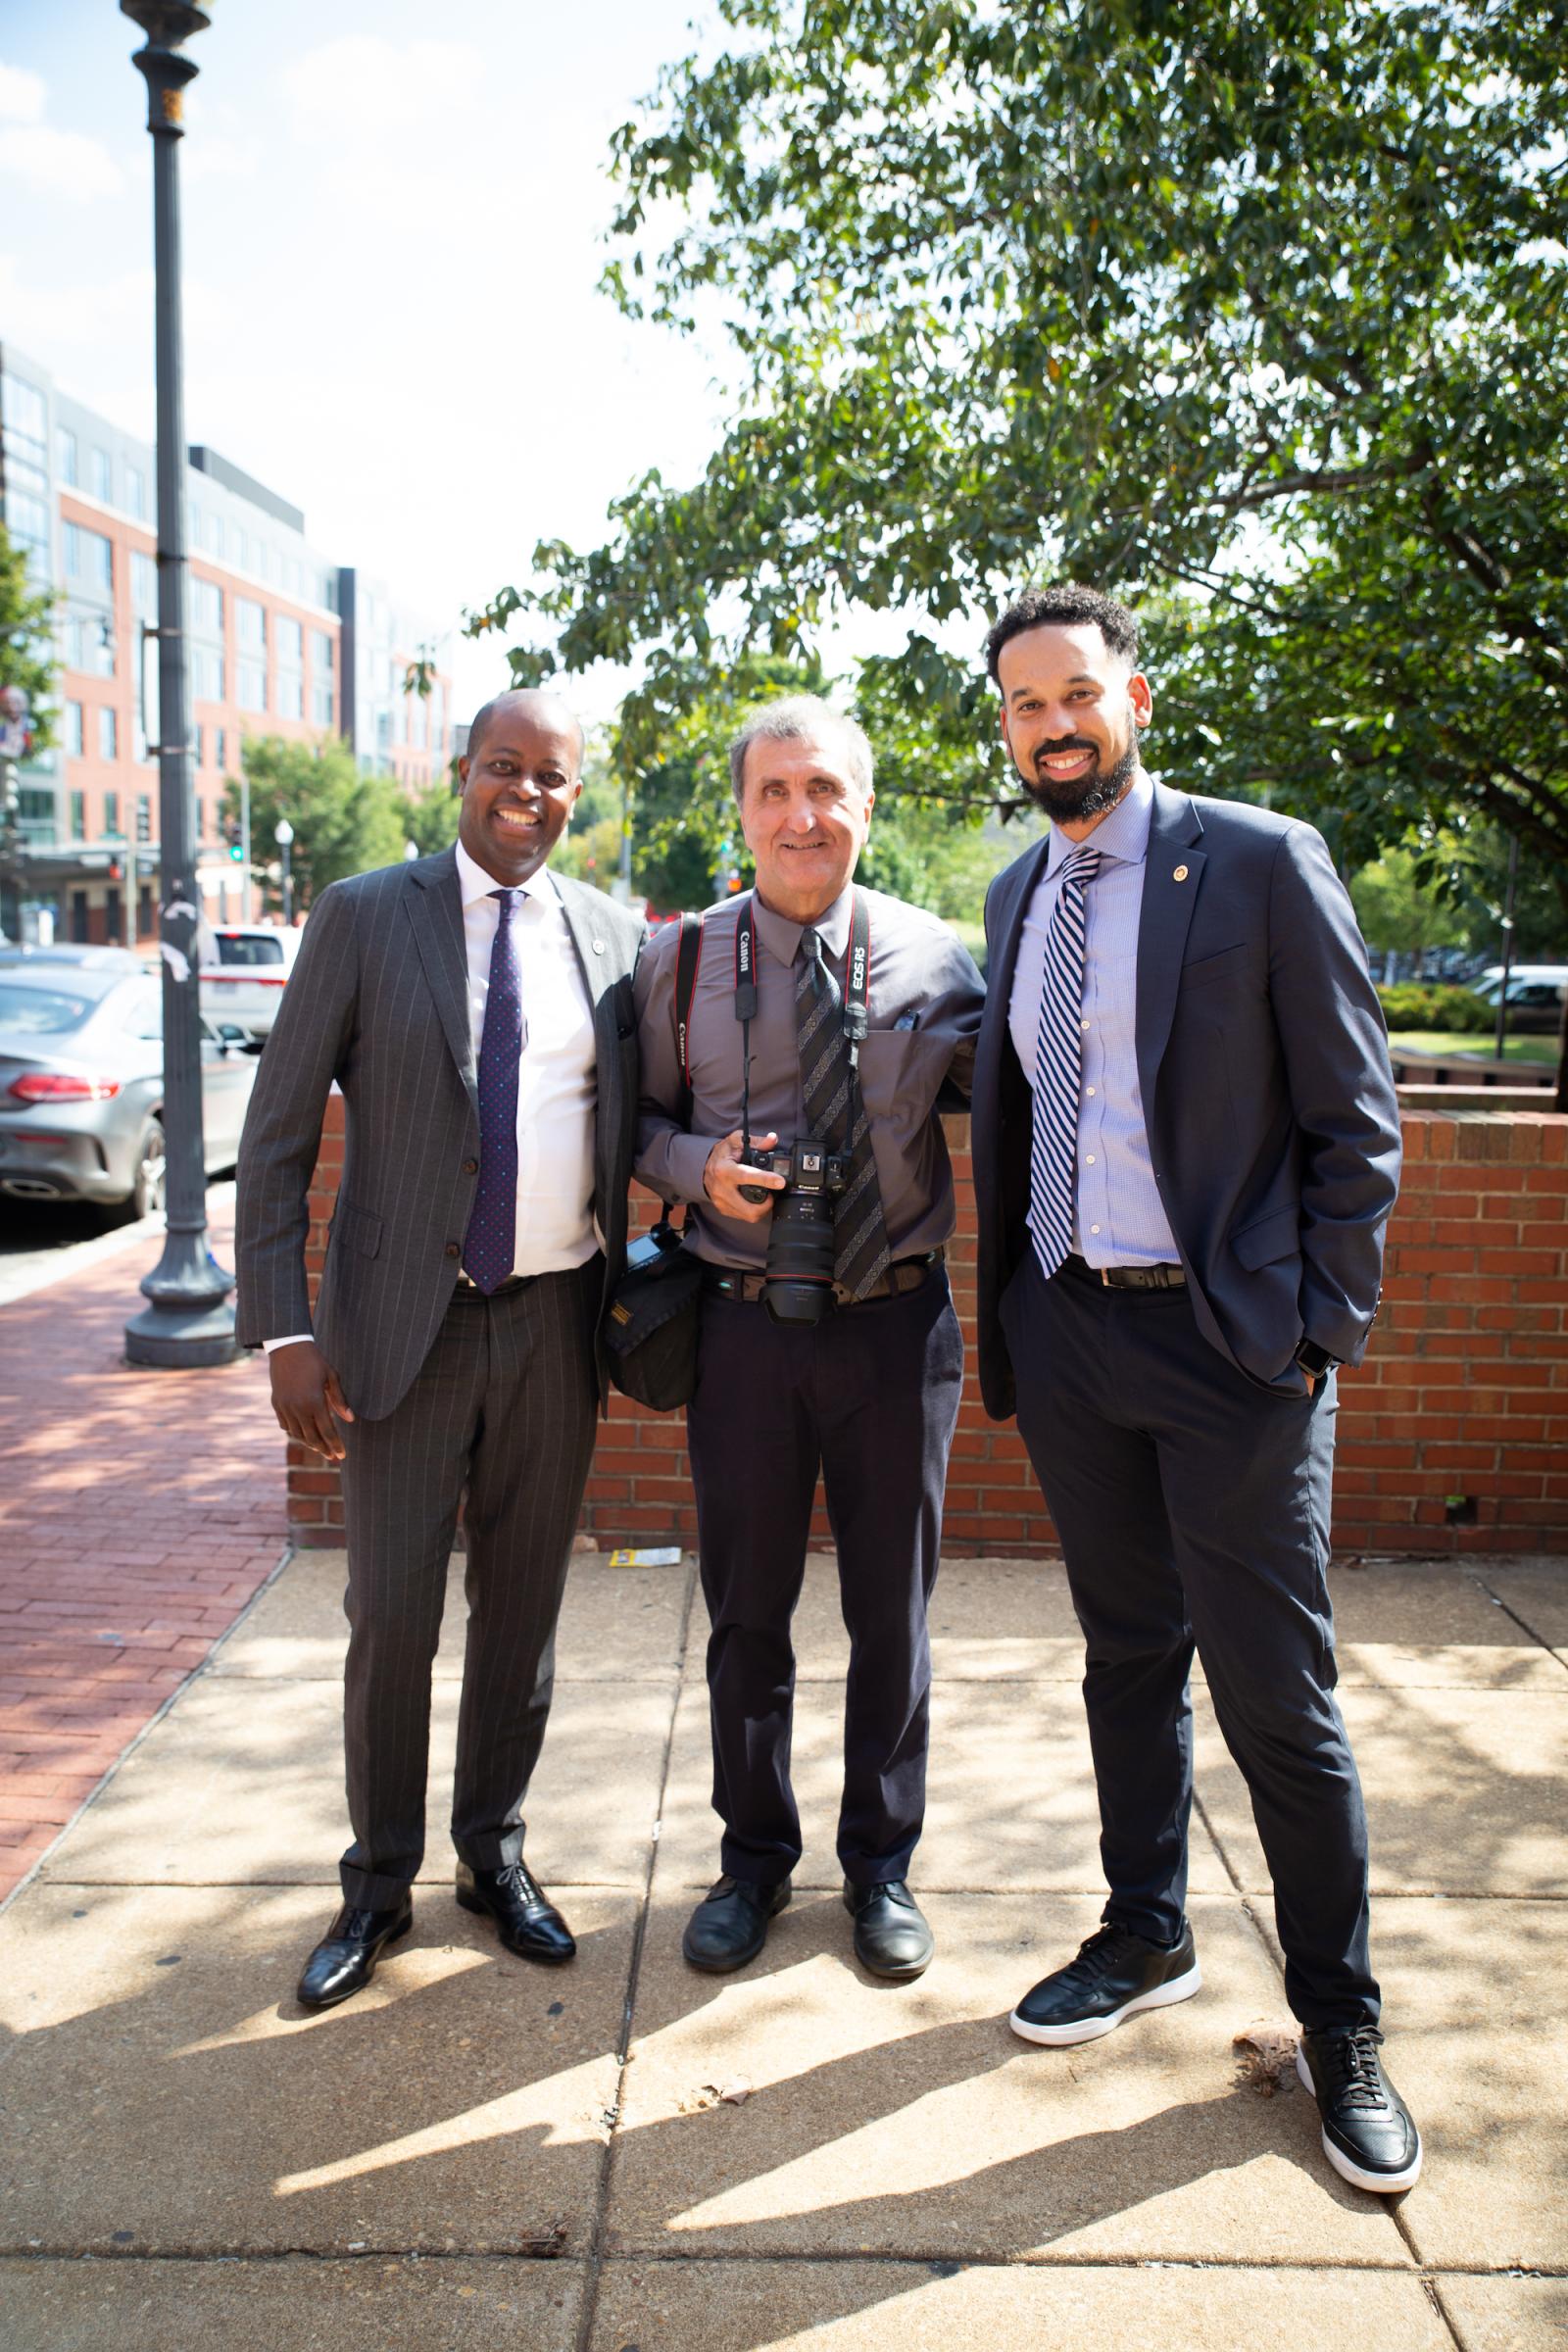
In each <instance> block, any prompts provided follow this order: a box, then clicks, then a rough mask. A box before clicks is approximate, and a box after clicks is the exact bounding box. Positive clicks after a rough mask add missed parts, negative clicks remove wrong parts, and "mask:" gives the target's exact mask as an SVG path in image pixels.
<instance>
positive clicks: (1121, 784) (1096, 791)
mask: <svg viewBox="0 0 1568 2352" xmlns="http://www.w3.org/2000/svg"><path fill="white" fill-rule="evenodd" d="M1055 748H1056V749H1057V750H1059V749H1060V748H1061V747H1060V746H1059V745H1057V746H1056V747H1055ZM1018 773H1019V776H1020V777H1021V778H1022V781H1023V788H1024V790H1025V792H1027V794H1028V795H1029V798H1030V799H1031V800H1032V801H1033V802H1034V804H1035V807H1036V808H1037V809H1044V810H1045V812H1046V814H1047V815H1048V816H1050V817H1054V819H1055V821H1056V823H1057V824H1058V825H1072V824H1079V823H1081V822H1082V821H1083V819H1084V818H1085V817H1086V816H1103V815H1104V813H1105V810H1106V809H1114V808H1115V806H1116V803H1117V802H1118V801H1119V800H1120V799H1121V796H1122V794H1123V793H1124V792H1125V791H1126V789H1127V787H1128V785H1129V784H1130V783H1131V782H1132V780H1133V778H1134V776H1135V775H1136V774H1137V773H1138V737H1137V735H1136V734H1135V735H1134V736H1133V739H1132V741H1131V742H1130V743H1129V744H1128V746H1127V749H1126V750H1125V751H1124V752H1123V754H1122V756H1121V758H1120V759H1119V760H1117V761H1116V763H1115V765H1114V766H1113V767H1108V768H1104V769H1102V768H1100V767H1098V766H1097V767H1093V768H1091V769H1090V771H1089V773H1088V775H1087V776H1078V777H1075V778H1074V779H1073V780H1072V781H1071V782H1070V783H1066V784H1058V783H1056V782H1055V781H1054V778H1053V777H1051V776H1050V775H1046V774H1041V773H1040V772H1038V771H1037V772H1036V773H1035V774H1034V775H1032V776H1029V775H1025V774H1024V771H1023V769H1022V768H1020V769H1019V770H1018Z"/></svg>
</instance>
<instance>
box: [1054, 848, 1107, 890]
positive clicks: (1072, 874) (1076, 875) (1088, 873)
mask: <svg viewBox="0 0 1568 2352" xmlns="http://www.w3.org/2000/svg"><path fill="white" fill-rule="evenodd" d="M1099 871H1100V852H1099V851H1098V850H1096V849H1092V848H1091V847H1090V845H1089V843H1088V842H1085V843H1084V845H1083V847H1082V848H1081V849H1077V850H1074V852H1073V854H1072V856H1071V857H1070V858H1063V859H1062V864H1061V878H1062V880H1063V882H1078V883H1084V882H1092V881H1093V880H1094V878H1095V876H1096V875H1097V874H1098V873H1099Z"/></svg>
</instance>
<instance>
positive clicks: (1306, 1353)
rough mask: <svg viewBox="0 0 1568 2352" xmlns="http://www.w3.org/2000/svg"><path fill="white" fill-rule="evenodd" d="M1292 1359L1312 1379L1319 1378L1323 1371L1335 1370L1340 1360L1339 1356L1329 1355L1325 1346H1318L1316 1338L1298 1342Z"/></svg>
mask: <svg viewBox="0 0 1568 2352" xmlns="http://www.w3.org/2000/svg"><path fill="white" fill-rule="evenodd" d="M1293 1360H1294V1361H1295V1362H1297V1363H1299V1365H1300V1367H1301V1370H1302V1371H1303V1372H1306V1373H1309V1374H1310V1375H1311V1377H1312V1379H1313V1380H1321V1379H1322V1377H1323V1375H1324V1373H1325V1372H1333V1371H1334V1370H1336V1369H1337V1367H1338V1365H1339V1363H1340V1361H1341V1359H1340V1357H1339V1356H1337V1355H1330V1353H1329V1351H1328V1349H1327V1348H1320V1347H1319V1346H1318V1344H1317V1342H1316V1340H1301V1341H1299V1342H1298V1344H1297V1349H1296V1354H1295V1357H1294V1359H1293Z"/></svg>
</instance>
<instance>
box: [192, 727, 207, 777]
mask: <svg viewBox="0 0 1568 2352" xmlns="http://www.w3.org/2000/svg"><path fill="white" fill-rule="evenodd" d="M191 733H192V734H193V736H194V737H195V756H196V765H197V766H198V767H205V766H206V765H207V729H206V728H205V727H193V728H192V729H191Z"/></svg>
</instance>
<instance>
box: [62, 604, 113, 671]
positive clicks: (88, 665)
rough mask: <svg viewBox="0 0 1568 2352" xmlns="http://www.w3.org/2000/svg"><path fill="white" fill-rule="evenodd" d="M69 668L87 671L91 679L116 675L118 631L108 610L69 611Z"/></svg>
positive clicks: (67, 620) (67, 616)
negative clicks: (116, 634) (103, 611)
mask: <svg viewBox="0 0 1568 2352" xmlns="http://www.w3.org/2000/svg"><path fill="white" fill-rule="evenodd" d="M66 667H67V668H68V669H81V670H85V671H86V673H87V675H88V676H89V677H90V678H112V677H113V676H114V674H115V630H114V623H113V622H112V621H111V619H110V617H109V615H108V613H67V615H66Z"/></svg>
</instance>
